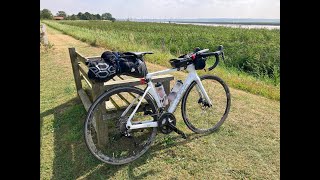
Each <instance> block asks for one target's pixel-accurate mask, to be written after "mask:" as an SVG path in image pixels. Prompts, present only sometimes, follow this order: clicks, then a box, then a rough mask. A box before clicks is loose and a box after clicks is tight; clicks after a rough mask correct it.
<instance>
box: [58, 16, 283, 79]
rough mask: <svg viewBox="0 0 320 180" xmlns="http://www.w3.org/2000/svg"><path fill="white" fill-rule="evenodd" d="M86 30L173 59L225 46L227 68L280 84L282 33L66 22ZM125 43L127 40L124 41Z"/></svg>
mask: <svg viewBox="0 0 320 180" xmlns="http://www.w3.org/2000/svg"><path fill="white" fill-rule="evenodd" d="M61 24H67V25H72V26H77V27H83V28H86V29H94V30H101V31H104V32H109V33H110V34H114V35H118V36H117V37H118V38H120V39H121V40H123V39H126V40H129V42H131V43H138V44H144V45H147V46H150V47H152V48H154V49H161V50H162V51H169V52H170V53H171V54H173V55H174V56H177V55H180V54H181V53H186V52H189V51H190V50H192V48H194V47H198V46H199V47H201V48H210V49H211V50H215V48H216V47H217V45H219V44H223V45H224V46H225V54H226V61H225V65H226V66H227V67H235V68H237V69H238V70H241V71H244V72H246V73H249V74H251V75H253V76H255V77H258V78H261V77H269V78H272V79H274V81H275V84H278V83H279V74H280V68H279V67H280V30H279V29H274V30H268V29H240V28H227V27H207V26H192V25H181V24H164V23H146V22H116V23H110V22H101V21H63V22H61ZM123 42H126V41H123Z"/></svg>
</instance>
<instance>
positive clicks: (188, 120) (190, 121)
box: [181, 75, 231, 133]
mask: <svg viewBox="0 0 320 180" xmlns="http://www.w3.org/2000/svg"><path fill="white" fill-rule="evenodd" d="M200 79H201V83H202V84H203V85H204V86H205V83H204V81H206V82H207V81H209V80H211V81H212V82H217V85H220V86H222V87H223V90H221V92H219V95H220V96H219V98H221V97H222V96H226V99H225V107H224V105H220V104H218V103H219V102H218V101H215V100H214V99H213V98H211V97H210V95H212V94H213V93H212V94H210V93H208V89H210V90H216V89H215V88H214V87H210V88H205V89H206V92H207V94H208V96H209V97H210V99H211V101H212V107H208V106H207V107H204V105H203V104H202V103H199V101H200V99H201V98H199V97H197V94H198V96H200V95H199V93H193V94H192V96H190V98H189V99H190V101H188V97H189V95H190V93H191V91H192V90H193V89H196V88H194V87H196V84H197V83H196V82H195V81H194V82H192V83H191V85H190V86H189V87H188V89H187V90H186V92H185V94H184V96H183V99H182V104H181V113H182V117H183V120H184V122H185V124H186V125H187V126H188V128H189V129H190V130H192V131H193V132H195V133H211V132H213V131H215V130H217V129H218V128H219V127H220V126H221V125H222V124H223V123H224V121H225V120H226V118H227V117H228V113H229V110H230V105H231V97H230V91H229V88H228V86H227V84H226V83H225V82H224V81H223V80H222V79H221V78H219V77H217V76H213V75H204V76H201V77H200ZM209 86H213V83H210V84H209ZM222 91H223V92H222ZM196 92H197V91H196ZM194 94H195V95H194ZM223 94H225V95H223ZM215 95H217V94H215ZM191 97H193V99H192V98H191ZM197 100H198V102H197ZM194 102H196V103H198V105H199V106H200V107H201V109H205V108H208V109H210V110H212V111H213V110H215V109H218V108H219V111H221V114H222V111H223V114H222V115H221V118H220V119H219V118H217V119H218V121H217V122H215V121H214V120H212V119H213V117H214V116H219V117H220V115H216V113H211V114H208V113H204V112H197V111H196V108H197V107H199V106H198V105H197V104H195V105H194V104H192V103H194ZM187 103H188V104H187ZM190 104H192V105H190ZM221 104H222V103H221ZM218 106H219V107H218ZM220 106H222V107H221V108H220ZM188 107H189V109H187V108H188ZM222 108H223V109H224V110H220V109H222ZM188 110H189V111H190V110H192V112H190V113H188V112H187V111H188ZM217 112H218V110H217ZM197 114H199V117H196V115H197ZM206 115H208V116H207V117H205V116H206ZM210 115H211V116H210ZM200 121H201V122H200ZM202 121H205V122H202ZM209 121H212V122H213V123H212V124H214V125H211V124H210V125H208V124H209V123H208V122H209ZM196 123H198V124H203V125H204V124H206V125H207V127H206V128H200V127H199V126H200V125H196Z"/></svg>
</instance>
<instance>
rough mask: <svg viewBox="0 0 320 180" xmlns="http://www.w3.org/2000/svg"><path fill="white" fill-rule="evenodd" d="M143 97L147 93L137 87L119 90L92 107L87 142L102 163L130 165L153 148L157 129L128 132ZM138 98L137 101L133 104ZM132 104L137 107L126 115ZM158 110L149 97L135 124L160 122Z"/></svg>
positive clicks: (86, 132) (106, 93)
mask: <svg viewBox="0 0 320 180" xmlns="http://www.w3.org/2000/svg"><path fill="white" fill-rule="evenodd" d="M143 93H144V91H143V90H141V89H139V88H136V87H116V88H113V89H110V90H109V91H107V92H105V93H104V94H102V95H101V96H99V97H98V98H97V99H96V101H94V103H93V104H92V106H91V107H90V109H89V111H88V115H87V118H86V121H85V125H84V127H85V128H84V134H85V142H86V145H87V147H88V149H89V150H90V152H91V153H92V154H93V155H94V156H95V157H96V158H97V159H99V160H100V161H103V162H105V163H108V164H113V165H120V164H125V163H129V162H131V161H133V160H135V159H137V158H139V157H140V156H141V155H143V154H144V153H145V152H146V151H147V150H148V149H149V147H150V146H151V143H152V141H153V140H154V138H155V135H156V133H157V128H156V127H151V128H144V129H134V130H127V128H126V123H127V119H128V117H129V116H130V115H131V113H132V111H133V109H134V108H135V107H136V105H137V104H138V102H139V100H140V99H141V97H142V95H143ZM136 98H137V101H135V102H134V103H132V102H133V101H134V100H135V99H136ZM131 103H132V105H133V106H132V107H131V108H130V109H129V110H128V111H127V112H126V113H124V111H125V110H126V108H127V107H128V106H129V105H130V104H131ZM156 110H157V108H156V104H155V102H154V100H153V98H152V97H151V96H150V95H149V94H147V95H146V96H145V98H144V99H143V100H142V104H141V105H140V106H139V109H138V111H137V112H136V113H135V114H134V116H133V118H132V120H131V121H132V123H135V122H138V121H139V123H140V122H141V123H143V122H144V121H150V120H151V121H153V120H154V121H156V119H157V115H156ZM98 124H99V127H98ZM97 128H99V129H98V130H97ZM99 130H101V131H99ZM99 132H100V133H99ZM101 132H103V134H101ZM98 133H99V134H98Z"/></svg>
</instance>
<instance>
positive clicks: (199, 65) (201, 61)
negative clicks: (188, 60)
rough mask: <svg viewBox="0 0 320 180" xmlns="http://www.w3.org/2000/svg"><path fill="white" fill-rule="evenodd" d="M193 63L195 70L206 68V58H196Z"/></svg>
mask: <svg viewBox="0 0 320 180" xmlns="http://www.w3.org/2000/svg"><path fill="white" fill-rule="evenodd" d="M193 63H194V67H195V69H196V70H200V69H204V67H206V58H203V57H197V58H196V59H195V60H194V61H193Z"/></svg>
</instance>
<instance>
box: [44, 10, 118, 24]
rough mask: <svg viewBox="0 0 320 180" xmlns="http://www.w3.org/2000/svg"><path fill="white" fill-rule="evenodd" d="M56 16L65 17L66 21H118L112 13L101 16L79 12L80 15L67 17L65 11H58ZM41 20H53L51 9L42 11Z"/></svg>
mask: <svg viewBox="0 0 320 180" xmlns="http://www.w3.org/2000/svg"><path fill="white" fill-rule="evenodd" d="M56 16H60V17H63V18H64V19H65V20H110V21H112V22H114V21H115V20H116V19H115V18H114V17H112V15H111V14H110V13H103V14H101V15H100V14H91V13H89V12H85V13H82V12H79V13H78V14H72V15H67V14H66V13H65V12H64V11H58V13H57V14H56ZM40 19H53V14H52V13H51V11H50V10H49V9H43V10H40Z"/></svg>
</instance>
